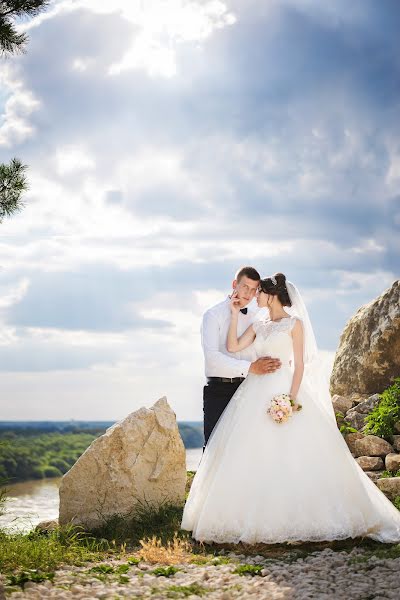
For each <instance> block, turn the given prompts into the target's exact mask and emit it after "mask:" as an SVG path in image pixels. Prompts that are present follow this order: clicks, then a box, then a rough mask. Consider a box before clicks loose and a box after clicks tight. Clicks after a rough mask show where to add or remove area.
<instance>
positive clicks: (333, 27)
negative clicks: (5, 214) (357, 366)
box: [0, 0, 400, 418]
mask: <svg viewBox="0 0 400 600" xmlns="http://www.w3.org/2000/svg"><path fill="white" fill-rule="evenodd" d="M167 9H168V10H167ZM398 21H399V11H398V9H397V6H396V4H395V3H392V2H387V3H385V9H383V8H382V7H381V6H380V5H378V4H377V3H375V2H370V1H368V0H366V1H363V2H359V1H355V2H353V3H352V4H351V6H348V5H347V4H346V5H345V4H344V2H343V1H342V0H335V1H334V2H330V3H319V2H316V1H315V0H284V1H282V2H281V1H280V2H277V1H272V2H268V3H266V2H262V1H261V0H248V2H246V3H245V4H244V3H242V2H238V1H236V0H235V1H234V0H232V1H230V2H228V1H226V2H219V1H218V2H215V1H214V2H211V1H210V2H208V1H207V2H186V1H184V0H173V2H172V3H171V2H169V3H165V2H163V1H162V0H159V1H157V2H155V0H154V1H153V0H151V1H149V2H146V3H145V4H143V3H139V2H122V0H121V1H118V2H104V3H100V4H99V3H98V2H92V1H89V0H81V1H79V2H71V1H69V0H68V1H67V0H61V1H59V2H56V3H54V4H53V6H52V8H51V9H50V10H49V11H48V12H47V13H44V14H42V15H40V16H38V17H37V18H36V19H34V20H33V21H31V22H30V24H29V25H28V31H29V35H30V45H29V52H28V53H27V54H26V55H25V56H22V57H17V58H15V59H13V60H12V61H10V62H9V63H7V70H4V69H3V70H2V73H3V80H4V81H6V86H5V87H4V86H3V87H4V89H6V92H5V93H4V92H3V95H2V96H1V102H2V104H3V106H4V108H3V110H2V113H3V114H4V115H6V120H4V117H3V122H2V123H3V125H1V124H0V128H1V127H2V126H3V127H6V129H0V131H3V136H6V138H5V137H3V139H7V144H8V145H7V146H6V145H5V144H3V146H2V147H1V146H0V160H4V161H5V160H8V159H9V156H10V152H12V153H14V152H15V151H16V150H18V154H19V155H20V156H23V158H24V162H27V163H28V164H29V165H30V169H29V178H30V191H29V193H28V194H27V195H26V207H25V209H24V211H23V212H22V213H21V214H19V215H17V216H15V217H14V218H13V219H10V220H7V221H5V222H4V223H3V224H2V225H1V232H0V234H1V238H0V265H1V270H0V319H1V320H2V324H3V327H2V334H1V335H0V349H1V356H0V359H1V361H2V365H3V367H2V369H3V375H4V377H5V379H3V381H7V383H6V384H5V383H3V384H1V383H0V393H1V392H2V388H1V385H3V392H5V391H7V394H9V393H13V390H14V391H15V394H16V396H18V398H19V402H22V401H23V402H28V399H27V396H26V392H24V391H23V390H22V388H21V385H20V384H17V382H16V379H12V375H10V374H9V373H8V371H9V372H10V373H12V372H16V371H18V375H19V377H21V373H23V372H26V373H27V375H26V377H27V379H26V381H29V382H30V383H29V385H32V382H35V383H34V384H33V385H38V379H37V378H35V377H36V376H35V373H37V372H40V374H41V377H42V379H41V380H40V381H41V382H43V383H42V384H40V385H42V386H43V388H42V389H43V390H45V391H44V392H43V393H44V396H45V397H46V398H50V396H51V390H54V386H57V387H59V386H62V385H63V383H62V382H64V383H65V388H63V389H64V390H69V391H64V392H63V394H64V396H63V398H70V399H71V398H72V397H74V398H75V397H76V392H77V389H78V388H79V383H78V382H80V385H81V386H82V390H84V392H83V393H84V395H85V394H86V395H85V398H86V397H87V399H88V400H87V405H86V407H87V408H88V407H89V406H90V407H91V408H90V410H89V409H88V412H87V413H85V414H89V413H90V411H91V410H95V409H94V408H93V407H94V404H92V402H94V400H93V399H94V398H95V397H96V390H97V393H99V394H100V393H102V392H101V391H100V387H101V388H102V390H106V389H107V390H109V389H110V388H109V387H108V384H107V381H108V379H107V378H110V380H112V381H113V382H114V383H115V385H116V389H118V390H120V392H121V398H123V400H121V405H120V408H119V409H118V410H119V411H120V413H119V414H123V412H124V408H123V407H125V408H127V407H128V406H131V404H130V400H129V398H130V394H131V393H133V391H132V390H134V392H135V398H136V397H137V398H138V400H137V402H139V398H140V399H143V397H144V396H146V393H147V391H148V393H149V394H150V395H151V394H156V393H159V392H160V394H162V393H163V386H164V385H165V388H168V390H171V393H172V394H174V395H175V394H176V396H174V397H175V398H176V399H177V400H176V402H177V409H178V414H182V415H183V414H185V415H187V414H189V413H190V412H191V414H193V415H194V414H196V416H197V417H199V418H201V408H199V407H201V382H202V369H203V365H202V357H201V348H200V341H199V331H198V329H199V324H200V320H201V314H202V311H203V310H204V309H205V308H206V304H207V302H210V303H212V302H214V301H215V302H216V301H217V300H218V299H219V298H223V297H224V296H225V294H226V293H227V292H228V291H229V288H230V283H231V279H232V277H233V274H234V272H235V271H236V269H237V268H238V267H239V266H241V265H243V264H253V265H254V266H256V267H257V268H258V269H259V270H260V272H261V273H262V274H263V275H268V274H271V273H273V272H276V271H283V272H285V273H286V274H287V275H288V277H289V278H290V279H291V280H292V281H294V282H295V283H297V284H298V286H299V288H300V290H301V291H302V293H303V294H304V296H305V298H306V300H307V303H308V305H309V307H310V313H311V316H312V318H313V323H314V326H315V329H316V333H317V337H318V341H319V344H320V346H321V347H322V349H323V350H325V351H327V353H328V355H332V353H333V352H334V351H335V349H336V347H337V344H338V340H339V336H340V333H341V331H342V329H343V327H344V325H345V323H346V321H347V319H348V318H350V316H351V315H352V314H353V313H354V312H355V310H357V308H358V307H359V306H360V305H361V304H364V303H365V302H368V301H370V300H372V299H373V298H374V297H375V296H376V295H378V294H380V293H381V292H382V291H383V290H384V289H385V288H386V287H387V286H389V285H390V284H391V282H392V281H393V280H394V279H395V278H396V277H399V260H398V259H399V254H400V242H399V241H398V240H399V235H398V229H399V225H400V204H399V194H398V181H399V156H400V144H399V141H398V140H399V139H400V138H399V133H400V130H399V129H400V126H399V123H400V119H399V114H398V112H399V111H398V83H399V77H398V52H399V41H398V35H397V25H398ZM49 48H51V52H49ZM4 74H6V75H4ZM5 77H6V79H4V78H5ZM7 82H8V83H7ZM18 94H19V96H18ZM13 97H14V100H12V101H11V100H10V99H11V98H13ZM18 97H19V99H18V100H17V98H18ZM7 102H8V104H7ZM7 119H8V120H7ZM18 119H22V122H23V128H22V129H20V130H19V131H20V133H18V127H16V125H15V123H17V124H18ZM6 123H8V125H6ZM12 123H14V125H12V127H14V129H13V130H12V128H10V127H11V124H12ZM5 369H6V371H5ZM86 371H87V373H86ZM28 373H30V375H29V374H28ZM55 373H56V375H55ZM118 377H119V378H121V381H120V382H118V385H117V384H116V378H118ZM146 378H147V379H146ZM173 378H175V380H173ZM71 379H72V380H74V381H75V382H76V386H77V388H74V385H75V383H74V384H73V385H72V384H70V382H71ZM150 380H151V384H150V383H149V381H150ZM13 382H14V383H13ZM66 382H68V383H66ZM194 382H196V383H195V384H194ZM5 386H7V387H5ZM13 386H14V387H13ZM72 388H74V391H72ZM68 394H69V395H68ZM104 394H105V392H104ZM147 397H148V396H147ZM89 398H90V400H89ZM102 398H103V401H105V398H106V396H105V395H103V396H102ZM35 402H36V401H35ZM46 402H47V401H46ZM135 402H136V400H135ZM83 404H85V403H83ZM32 406H33V404H32ZM44 406H46V409H45V408H43V412H42V413H41V414H43V415H45V410H48V409H49V403H48V402H47V404H45V405H44ZM81 406H82V402H81V401H80V402H77V404H76V410H77V411H81V413H80V414H83V408H81ZM189 406H190V408H188V407H189ZM35 407H37V405H36V404H35ZM7 410H8V411H9V413H8V414H11V412H12V409H11V408H9V409H7ZM32 410H33V408H32ZM35 410H36V409H35ZM52 410H53V407H52ZM85 410H86V409H85ZM102 410H103V409H102ZM10 411H11V412H10ZM188 411H189V412H188ZM61 412H62V407H61V405H60V407H59V413H58V414H61ZM51 414H55V413H51ZM99 414H100V413H99ZM102 414H105V413H104V412H103V413H102ZM10 418H11V417H10Z"/></svg>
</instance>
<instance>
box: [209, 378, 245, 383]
mask: <svg viewBox="0 0 400 600" xmlns="http://www.w3.org/2000/svg"><path fill="white" fill-rule="evenodd" d="M244 380H245V377H207V383H214V382H215V383H217V382H218V383H241V382H242V381H244Z"/></svg>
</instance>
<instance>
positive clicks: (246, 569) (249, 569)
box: [233, 564, 263, 577]
mask: <svg viewBox="0 0 400 600" xmlns="http://www.w3.org/2000/svg"><path fill="white" fill-rule="evenodd" d="M262 570H263V566H262V565H246V564H245V565H238V566H237V567H236V569H235V570H234V571H233V572H234V573H237V574H238V575H251V576H252V577H254V576H255V575H261V571H262Z"/></svg>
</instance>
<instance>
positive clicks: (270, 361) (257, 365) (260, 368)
mask: <svg viewBox="0 0 400 600" xmlns="http://www.w3.org/2000/svg"><path fill="white" fill-rule="evenodd" d="M280 366H281V361H280V360H279V358H271V357H270V356H265V357H264V358H259V359H258V360H256V361H254V362H252V363H251V365H250V369H249V373H254V374H255V375H265V374H266V373H274V372H275V371H276V370H277V369H279V367H280Z"/></svg>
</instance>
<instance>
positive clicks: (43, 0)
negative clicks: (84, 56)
mask: <svg viewBox="0 0 400 600" xmlns="http://www.w3.org/2000/svg"><path fill="white" fill-rule="evenodd" d="M48 5H49V0H0V55H2V56H7V55H9V54H18V53H21V52H25V51H26V44H27V42H28V36H27V35H26V33H20V32H18V30H17V28H16V26H15V23H14V21H15V19H23V18H24V17H34V16H36V15H38V14H39V13H40V12H42V11H43V10H44V9H45V8H47V6H48ZM26 169H27V166H26V165H23V164H22V163H21V161H20V160H18V159H17V158H13V159H12V160H11V162H10V164H8V165H6V164H0V223H1V222H2V220H3V218H4V217H8V216H10V215H12V214H13V213H15V212H17V211H18V210H21V208H22V206H23V203H22V200H21V197H22V194H23V192H24V191H25V190H26V189H27V187H28V186H27V182H26V177H25V171H26Z"/></svg>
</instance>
